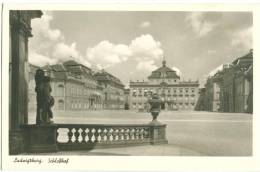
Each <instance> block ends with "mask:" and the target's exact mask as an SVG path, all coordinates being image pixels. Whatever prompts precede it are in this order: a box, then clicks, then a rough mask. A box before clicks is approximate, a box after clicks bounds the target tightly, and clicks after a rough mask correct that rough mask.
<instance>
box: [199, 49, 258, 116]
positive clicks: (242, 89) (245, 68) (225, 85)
mask: <svg viewBox="0 0 260 172" xmlns="http://www.w3.org/2000/svg"><path fill="white" fill-rule="evenodd" d="M199 100H200V101H198V104H197V106H196V110H205V111H219V112H247V113H252V112H253V50H250V52H249V53H247V54H246V55H244V56H242V57H239V58H237V59H235V60H234V61H233V62H232V63H231V64H228V65H224V66H223V69H222V70H220V71H218V72H216V73H215V75H214V76H211V77H209V78H208V79H207V82H206V84H205V88H204V89H203V90H201V92H200V98H199Z"/></svg>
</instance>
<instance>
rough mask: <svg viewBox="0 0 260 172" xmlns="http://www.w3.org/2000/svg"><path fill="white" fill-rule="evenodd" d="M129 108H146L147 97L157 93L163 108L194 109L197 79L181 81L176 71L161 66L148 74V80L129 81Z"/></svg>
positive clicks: (163, 64)
mask: <svg viewBox="0 0 260 172" xmlns="http://www.w3.org/2000/svg"><path fill="white" fill-rule="evenodd" d="M129 86H130V93H129V94H130V95H129V97H130V101H129V103H130V109H136V110H140V111H141V110H148V109H149V104H148V99H149V98H150V96H151V95H152V93H157V94H158V95H159V97H160V98H161V100H162V104H161V109H164V110H194V107H195V104H196V101H197V98H198V87H199V82H198V81H181V78H180V76H179V75H177V73H176V71H174V70H172V69H170V68H169V67H167V66H166V61H165V60H163V62H162V66H161V67H160V68H158V69H156V70H154V71H152V73H151V75H150V76H148V81H141V82H140V81H136V82H133V81H130V85H129Z"/></svg>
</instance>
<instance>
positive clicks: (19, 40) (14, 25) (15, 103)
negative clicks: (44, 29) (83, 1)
mask: <svg viewBox="0 0 260 172" xmlns="http://www.w3.org/2000/svg"><path fill="white" fill-rule="evenodd" d="M41 15H42V12H41V11H10V36H9V37H10V70H9V72H10V76H11V77H10V85H9V88H10V102H9V105H10V112H9V120H10V121H9V124H10V126H9V140H10V143H9V148H10V149H9V150H10V154H17V153H20V152H22V151H23V147H24V144H25V143H24V138H23V134H22V131H21V128H20V127H21V125H23V124H27V123H28V38H29V37H31V36H32V35H31V19H33V18H37V17H41ZM35 115H36V114H35Z"/></svg>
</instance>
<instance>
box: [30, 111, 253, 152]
mask: <svg viewBox="0 0 260 172" xmlns="http://www.w3.org/2000/svg"><path fill="white" fill-rule="evenodd" d="M34 114H35V113H30V116H29V122H30V123H34V121H35V115H34ZM54 114H55V115H54V116H55V118H54V121H55V123H89V124H90V123H106V124H108V123H109V124H117V123H126V124H129V123H141V124H142V123H148V122H150V120H151V116H150V114H148V113H144V112H142V113H140V112H134V111H88V112H55V113H54ZM159 121H161V122H162V123H166V124H167V139H168V141H169V144H168V145H158V146H150V145H149V146H135V147H127V148H111V149H94V150H91V151H78V152H76V151H75V152H60V153H58V154H77V155H186V156H189V155H190V156H193V155H206V156H249V155H251V154H252V115H251V114H242V113H236V114H235V113H214V112H175V111H174V112H170V111H168V112H167V111H163V112H162V113H161V114H160V116H159Z"/></svg>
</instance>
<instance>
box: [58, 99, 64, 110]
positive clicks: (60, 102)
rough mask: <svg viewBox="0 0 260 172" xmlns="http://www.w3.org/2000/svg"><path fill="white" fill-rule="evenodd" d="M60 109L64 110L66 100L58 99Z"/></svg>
mask: <svg viewBox="0 0 260 172" xmlns="http://www.w3.org/2000/svg"><path fill="white" fill-rule="evenodd" d="M58 110H64V101H63V100H59V101H58Z"/></svg>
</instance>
